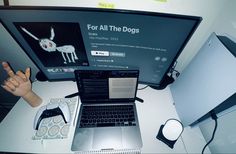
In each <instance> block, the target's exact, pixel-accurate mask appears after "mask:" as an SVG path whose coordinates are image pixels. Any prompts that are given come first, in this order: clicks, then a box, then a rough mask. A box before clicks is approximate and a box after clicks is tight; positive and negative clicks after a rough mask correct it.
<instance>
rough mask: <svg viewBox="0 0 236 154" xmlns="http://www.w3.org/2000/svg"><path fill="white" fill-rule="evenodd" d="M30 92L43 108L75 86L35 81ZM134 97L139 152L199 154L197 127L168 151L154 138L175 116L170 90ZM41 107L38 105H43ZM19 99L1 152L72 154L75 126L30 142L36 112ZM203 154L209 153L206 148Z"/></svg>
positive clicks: (0, 139)
mask: <svg viewBox="0 0 236 154" xmlns="http://www.w3.org/2000/svg"><path fill="white" fill-rule="evenodd" d="M140 87H142V85H141V86H140ZM33 90H34V91H35V92H36V93H37V94H38V95H39V96H40V97H41V98H42V99H43V103H42V105H45V104H46V103H48V100H49V99H50V98H61V97H64V96H66V95H69V94H72V93H75V92H76V91H77V87H76V83H75V82H71V81H67V82H38V81H36V82H34V83H33ZM137 96H138V97H140V98H142V99H143V100H144V103H140V102H136V106H137V111H138V118H139V124H140V129H141V134H142V140H143V148H142V149H141V151H142V153H200V152H201V150H202V148H203V146H204V145H205V143H206V142H205V140H204V138H203V136H202V134H201V131H200V129H199V128H198V127H195V128H190V127H187V128H185V129H184V132H183V134H182V137H181V138H179V139H178V141H177V142H176V144H175V145H174V149H170V148H169V147H168V146H167V145H165V144H164V143H162V142H161V141H159V140H157V139H156V135H157V133H158V130H159V127H160V126H161V125H162V124H164V123H165V121H166V120H167V119H169V118H177V119H178V115H177V113H176V111H175V107H174V105H173V100H172V96H171V92H170V90H169V88H166V89H164V90H159V91H158V90H153V89H151V88H149V87H148V88H146V89H144V90H139V91H138V93H137ZM42 105H41V106H42ZM39 108H40V106H39V107H37V108H32V107H30V106H29V105H28V104H27V103H26V102H25V101H24V100H23V99H20V100H19V101H18V102H17V103H16V105H15V106H14V107H13V108H12V110H11V111H10V112H9V113H8V115H7V116H6V118H5V119H4V120H3V121H2V122H1V123H0V151H5V152H23V153H73V152H72V151H71V150H70V148H71V143H72V140H73V134H74V130H75V126H72V127H71V129H70V131H69V136H68V138H66V139H51V140H42V141H41V140H32V136H33V135H34V133H35V130H34V129H33V121H34V117H35V114H36V112H37V110H38V109H39ZM206 152H209V149H207V151H206Z"/></svg>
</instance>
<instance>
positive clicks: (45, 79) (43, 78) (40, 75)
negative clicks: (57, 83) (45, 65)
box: [36, 71, 48, 81]
mask: <svg viewBox="0 0 236 154" xmlns="http://www.w3.org/2000/svg"><path fill="white" fill-rule="evenodd" d="M36 79H37V80H38V81H48V78H47V77H46V76H45V75H44V74H43V72H41V71H39V72H38V73H37V74H36Z"/></svg>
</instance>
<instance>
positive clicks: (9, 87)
mask: <svg viewBox="0 0 236 154" xmlns="http://www.w3.org/2000/svg"><path fill="white" fill-rule="evenodd" d="M3 88H4V89H6V90H7V91H9V92H14V91H15V90H16V87H15V86H14V84H13V83H12V82H11V81H9V80H5V81H4V85H3Z"/></svg>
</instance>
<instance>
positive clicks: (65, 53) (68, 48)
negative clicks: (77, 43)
mask: <svg viewBox="0 0 236 154" xmlns="http://www.w3.org/2000/svg"><path fill="white" fill-rule="evenodd" d="M21 29H22V30H23V31H24V32H25V33H27V34H28V35H29V36H30V37H32V38H33V39H35V40H37V41H39V45H40V47H41V48H42V49H43V50H44V51H47V52H56V51H58V52H60V53H61V55H62V57H63V59H64V64H67V62H68V63H75V60H78V57H77V55H76V53H75V47H74V46H73V45H63V46H59V47H58V46H57V44H56V43H55V42H53V39H54V37H55V33H54V29H53V27H51V36H50V38H49V39H48V38H42V39H39V38H37V37H36V36H34V35H33V34H32V33H31V32H29V31H28V30H27V29H26V28H24V27H21Z"/></svg>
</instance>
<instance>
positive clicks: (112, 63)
mask: <svg viewBox="0 0 236 154" xmlns="http://www.w3.org/2000/svg"><path fill="white" fill-rule="evenodd" d="M0 20H1V23H2V24H3V25H4V27H5V28H6V29H7V30H8V31H9V33H10V34H11V35H12V36H13V38H14V39H15V40H16V41H17V42H18V43H19V45H20V46H21V47H22V48H23V49H24V51H25V52H26V53H27V55H28V56H29V57H30V58H31V59H32V61H33V62H34V63H35V64H36V66H37V67H38V68H39V70H40V71H41V72H42V73H43V74H44V75H45V76H46V77H47V79H48V80H49V81H53V80H74V70H76V69H78V68H79V67H87V68H89V67H94V68H95V69H96V68H98V69H100V68H101V67H102V68H105V69H106V68H108V69H129V68H130V67H132V68H138V69H139V71H140V76H139V82H140V83H144V84H148V85H152V86H157V87H158V86H159V85H160V84H161V83H162V82H163V80H164V77H165V76H166V74H167V73H168V71H169V70H170V68H171V67H172V65H173V64H174V62H175V60H176V58H177V57H178V56H179V54H180V53H181V51H182V50H183V48H184V47H185V45H186V43H187V42H188V40H189V39H190V37H191V36H192V34H193V32H194V31H195V30H196V28H197V26H198V25H199V23H200V21H201V17H195V16H186V15H176V14H164V13H154V12H143V11H128V10H113V9H96V8H71V7H69V8H68V7H1V8H0Z"/></svg>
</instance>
